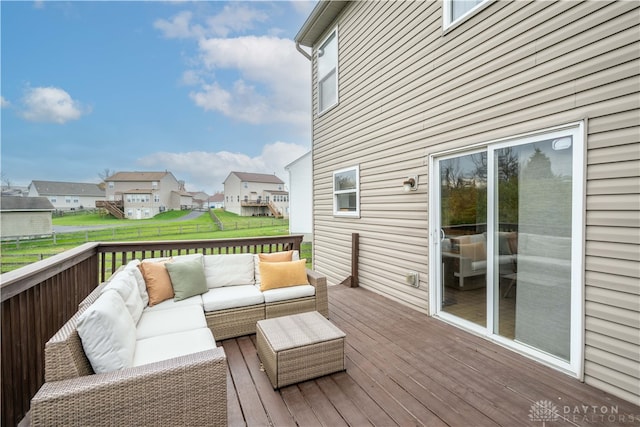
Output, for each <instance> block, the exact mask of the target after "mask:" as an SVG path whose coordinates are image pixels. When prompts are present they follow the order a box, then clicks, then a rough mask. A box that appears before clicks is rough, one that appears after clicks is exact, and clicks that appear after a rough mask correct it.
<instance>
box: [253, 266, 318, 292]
mask: <svg viewBox="0 0 640 427" xmlns="http://www.w3.org/2000/svg"><path fill="white" fill-rule="evenodd" d="M306 265H307V260H306V259H301V260H299V261H289V262H284V261H283V262H261V263H260V290H261V291H267V290H269V289H277V288H286V287H289V286H298V285H308V284H309V281H308V280H307V266H306Z"/></svg>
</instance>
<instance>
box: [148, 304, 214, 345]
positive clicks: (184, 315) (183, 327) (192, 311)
mask: <svg viewBox="0 0 640 427" xmlns="http://www.w3.org/2000/svg"><path fill="white" fill-rule="evenodd" d="M206 327H207V319H206V318H205V317H204V312H203V311H202V308H201V307H199V306H195V305H191V306H187V307H176V308H173V309H171V310H159V311H145V312H144V313H142V316H141V317H140V320H139V321H138V324H137V326H136V339H137V340H141V339H145V338H150V337H155V336H158V335H167V334H172V333H175V332H183V331H189V330H192V329H198V328H206Z"/></svg>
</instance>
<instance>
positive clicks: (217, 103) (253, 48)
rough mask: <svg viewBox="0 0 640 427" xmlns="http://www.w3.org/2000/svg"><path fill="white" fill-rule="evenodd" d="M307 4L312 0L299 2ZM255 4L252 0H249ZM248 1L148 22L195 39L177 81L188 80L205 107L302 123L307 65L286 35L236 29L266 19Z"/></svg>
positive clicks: (246, 118) (260, 120)
mask: <svg viewBox="0 0 640 427" xmlns="http://www.w3.org/2000/svg"><path fill="white" fill-rule="evenodd" d="M300 3H301V4H300V5H295V6H294V9H295V10H297V11H298V8H299V7H302V8H303V9H306V10H308V9H309V8H310V7H312V6H313V4H314V3H313V2H311V3H309V2H300ZM255 4H256V5H257V4H258V3H255ZM253 5H254V3H230V4H227V5H225V6H224V7H223V8H222V10H220V11H219V12H218V13H217V14H215V15H213V16H206V15H205V14H203V13H197V14H196V13H192V12H190V11H182V12H180V13H178V14H176V15H174V16H173V17H172V18H170V19H169V20H163V19H159V20H156V22H155V23H154V26H155V28H157V29H159V30H160V31H161V32H162V33H163V35H164V36H165V37H167V38H182V39H185V38H186V39H188V38H191V39H194V40H197V49H198V54H197V56H196V57H194V58H191V61H190V65H189V69H188V70H186V71H185V72H184V73H183V74H182V76H181V83H182V84H184V85H188V86H192V87H193V89H192V91H191V92H190V93H189V97H190V98H191V99H192V101H193V102H194V103H195V104H196V105H197V106H199V107H201V108H203V109H204V110H205V111H213V112H217V113H221V114H223V115H225V116H227V117H230V118H233V119H235V120H238V121H242V122H246V123H251V124H264V123H285V124H288V125H294V126H297V127H300V128H303V127H304V128H305V129H307V128H308V125H309V117H310V114H311V112H310V106H311V93H310V92H311V91H310V80H311V67H310V64H309V62H308V61H307V59H306V58H304V56H302V55H301V54H300V53H299V52H298V51H297V50H296V48H295V43H294V42H293V40H291V39H286V38H279V37H277V36H275V35H273V34H277V33H279V32H281V30H277V29H271V30H265V32H266V33H268V34H270V35H240V36H236V37H232V36H231V35H233V34H242V33H246V32H248V31H250V30H254V29H255V26H257V25H259V24H260V25H262V24H264V23H266V22H268V20H269V16H268V15H267V13H266V12H264V10H262V9H260V7H258V6H253Z"/></svg>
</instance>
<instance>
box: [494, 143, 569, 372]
mask: <svg viewBox="0 0 640 427" xmlns="http://www.w3.org/2000/svg"><path fill="white" fill-rule="evenodd" d="M572 153H573V141H572V137H571V136H563V137H561V138H549V139H540V140H537V141H533V142H529V143H525V144H520V145H512V146H507V147H504V148H499V149H496V150H495V151H493V158H494V159H495V161H494V170H495V171H496V173H495V174H494V177H495V179H494V183H495V184H494V185H495V200H496V203H495V206H496V215H495V216H494V221H495V222H494V224H495V227H494V230H495V232H494V248H495V249H494V254H493V258H494V260H495V261H496V263H495V264H494V265H497V269H496V274H494V276H493V277H494V286H495V289H496V292H495V293H494V306H495V311H496V316H495V318H496V319H497V321H496V322H495V324H494V332H495V333H496V334H498V335H501V336H503V337H506V338H510V339H514V340H516V341H517V342H520V343H523V344H526V345H529V346H532V347H535V348H537V349H540V350H543V351H545V352H547V353H549V354H552V355H554V356H556V357H559V358H561V359H563V360H567V361H568V360H569V356H570V354H569V353H570V342H571V339H570V326H571V310H570V308H571V232H572V187H573V185H572V184H573V170H572V169H573V166H572V159H573V155H572Z"/></svg>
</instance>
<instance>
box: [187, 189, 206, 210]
mask: <svg viewBox="0 0 640 427" xmlns="http://www.w3.org/2000/svg"><path fill="white" fill-rule="evenodd" d="M189 194H190V195H191V198H192V204H193V209H208V208H209V206H208V205H207V203H208V200H209V195H208V194H207V193H205V192H204V191H190V192H189Z"/></svg>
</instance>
